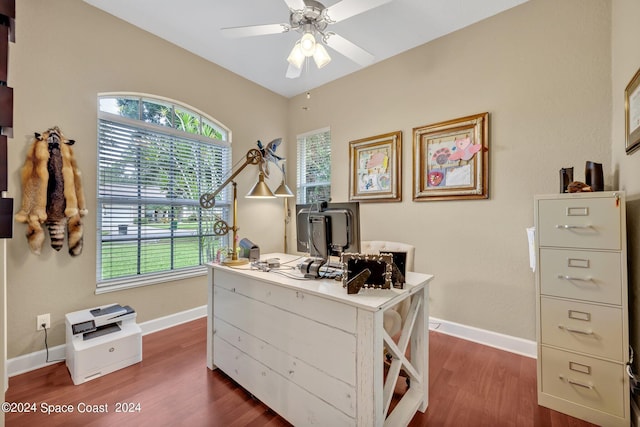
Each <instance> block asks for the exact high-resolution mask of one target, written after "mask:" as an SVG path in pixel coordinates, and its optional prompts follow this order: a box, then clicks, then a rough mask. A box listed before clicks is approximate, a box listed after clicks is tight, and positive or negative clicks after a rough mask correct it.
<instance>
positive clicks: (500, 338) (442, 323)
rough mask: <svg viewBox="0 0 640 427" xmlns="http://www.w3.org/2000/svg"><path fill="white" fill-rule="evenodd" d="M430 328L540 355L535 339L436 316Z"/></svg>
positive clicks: (430, 320)
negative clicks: (501, 332)
mask: <svg viewBox="0 0 640 427" xmlns="http://www.w3.org/2000/svg"><path fill="white" fill-rule="evenodd" d="M429 329H431V330H434V331H438V332H441V333H443V334H447V335H452V336H454V337H457V338H462V339H465V340H467V341H473V342H476V343H478V344H483V345H487V346H489V347H494V348H497V349H500V350H504V351H508V352H511V353H516V354H519V355H521V356H526V357H531V358H533V359H535V358H537V355H538V351H537V343H536V342H535V341H530V340H525V339H523V338H517V337H512V336H510V335H504V334H500V333H498V332H492V331H487V330H486V329H479V328H474V327H473V326H467V325H461V324H460V323H455V322H450V321H448V320H442V319H437V318H435V317H430V318H429ZM639 427H640V426H639Z"/></svg>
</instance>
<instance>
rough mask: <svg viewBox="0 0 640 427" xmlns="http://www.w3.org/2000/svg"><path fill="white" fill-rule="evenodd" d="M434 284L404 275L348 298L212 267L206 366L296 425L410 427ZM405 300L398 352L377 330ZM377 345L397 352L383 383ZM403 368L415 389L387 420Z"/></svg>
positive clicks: (321, 287) (337, 286)
mask: <svg viewBox="0 0 640 427" xmlns="http://www.w3.org/2000/svg"><path fill="white" fill-rule="evenodd" d="M266 258H280V260H281V263H283V264H284V263H286V262H287V261H288V260H294V259H297V257H296V256H293V255H286V254H266V255H263V259H266ZM294 264H295V263H294ZM294 264H289V265H290V266H293V265H294ZM277 271H280V272H283V273H285V272H286V273H287V274H289V275H291V276H295V277H299V278H301V277H302V275H301V274H300V273H299V272H298V271H296V270H277ZM432 278H433V276H431V275H428V274H419V273H413V272H409V273H407V275H406V280H407V284H405V289H386V290H382V289H363V290H361V291H360V293H359V294H357V295H348V294H347V291H346V289H344V288H343V287H342V282H339V281H335V280H329V279H324V280H296V279H295V278H292V277H287V276H285V275H282V274H278V273H277V272H274V271H270V272H263V271H260V270H251V269H250V268H249V267H248V266H243V267H242V268H230V267H226V266H223V265H217V264H209V286H208V288H209V301H208V319H207V366H208V367H209V369H216V368H220V369H221V370H222V371H224V372H225V373H226V374H227V375H229V376H230V377H231V378H233V380H235V381H236V382H237V383H238V384H240V385H241V386H242V387H244V388H245V389H246V390H248V391H249V392H251V393H252V394H253V395H254V396H256V397H257V398H258V399H260V400H261V401H262V402H264V403H265V404H266V405H267V406H269V407H270V408H271V409H273V410H274V411H275V412H277V413H278V414H279V415H281V416H282V417H283V418H285V419H286V420H287V421H289V422H290V423H292V424H294V425H296V426H302V425H305V426H308V425H318V426H355V425H357V426H366V427H369V426H383V425H387V426H394V427H395V426H402V425H407V424H408V423H409V421H410V420H411V419H412V418H413V415H414V414H415V412H416V411H418V410H419V411H421V412H424V411H425V410H426V409H427V405H428V390H429V374H428V373H429V333H428V332H429V329H428V318H429V313H428V286H427V283H428V282H429V281H430V280H431V279H432ZM410 296H413V297H412V300H411V310H410V312H409V316H408V320H407V321H406V323H405V327H404V328H403V331H402V334H401V338H400V340H399V342H398V344H397V345H396V343H394V341H393V340H392V339H391V338H390V337H389V335H388V334H387V333H386V332H385V331H384V329H383V325H382V322H383V312H384V310H385V309H388V308H389V307H392V306H394V305H395V304H397V303H398V302H399V301H402V300H403V299H405V298H408V297H410ZM409 342H410V343H411V350H410V357H408V358H406V357H405V356H404V355H405V352H406V349H407V346H408V344H409ZM383 346H385V347H386V348H387V351H388V352H390V353H391V354H393V355H394V358H393V361H392V363H391V367H390V368H389V370H388V374H387V375H386V380H385V375H384V372H383V364H384V360H383V359H384V356H383ZM401 369H404V371H405V372H406V373H407V374H408V375H409V376H410V378H411V387H410V389H409V390H408V391H407V392H406V393H405V394H404V397H403V398H402V400H401V401H400V402H399V403H398V404H397V405H396V406H395V408H394V410H393V412H391V413H388V409H389V404H390V403H391V398H392V394H393V390H394V388H395V384H396V382H397V380H398V374H399V372H400V370H401Z"/></svg>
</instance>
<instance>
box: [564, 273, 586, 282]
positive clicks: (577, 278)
mask: <svg viewBox="0 0 640 427" xmlns="http://www.w3.org/2000/svg"><path fill="white" fill-rule="evenodd" d="M558 279H563V280H569V281H573V280H579V281H581V282H591V281H592V280H593V279H592V278H591V277H576V276H567V275H564V274H558Z"/></svg>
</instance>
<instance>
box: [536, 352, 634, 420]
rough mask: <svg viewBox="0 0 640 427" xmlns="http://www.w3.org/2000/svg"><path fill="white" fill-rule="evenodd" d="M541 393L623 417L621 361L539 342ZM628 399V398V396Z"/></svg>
mask: <svg viewBox="0 0 640 427" xmlns="http://www.w3.org/2000/svg"><path fill="white" fill-rule="evenodd" d="M541 353H542V356H541V357H542V360H543V361H544V362H543V364H542V390H541V391H542V393H545V394H550V395H553V396H556V397H559V398H562V399H566V400H568V401H570V402H574V403H576V404H578V405H583V406H585V407H587V408H592V409H595V410H599V411H602V412H606V413H608V414H611V415H614V416H616V417H625V416H626V415H627V414H625V405H624V402H625V399H624V389H625V377H624V376H625V375H626V373H625V371H624V365H623V364H618V363H613V362H607V361H604V360H599V359H595V358H591V357H586V356H582V355H579V354H575V353H570V352H565V351H562V350H557V349H554V348H549V347H545V346H542V349H541ZM627 402H628V400H627Z"/></svg>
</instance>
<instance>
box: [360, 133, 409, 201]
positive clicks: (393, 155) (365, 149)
mask: <svg viewBox="0 0 640 427" xmlns="http://www.w3.org/2000/svg"><path fill="white" fill-rule="evenodd" d="M401 162H402V132H401V131H397V132H391V133H387V134H384V135H377V136H372V137H370V138H364V139H359V140H357V141H350V142H349V165H350V166H349V169H350V173H349V188H350V190H349V200H351V201H360V202H399V201H401V200H402V186H401V178H400V177H401V168H402V166H401Z"/></svg>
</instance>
